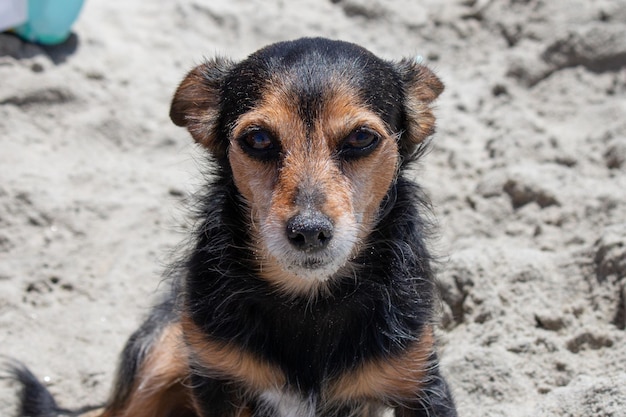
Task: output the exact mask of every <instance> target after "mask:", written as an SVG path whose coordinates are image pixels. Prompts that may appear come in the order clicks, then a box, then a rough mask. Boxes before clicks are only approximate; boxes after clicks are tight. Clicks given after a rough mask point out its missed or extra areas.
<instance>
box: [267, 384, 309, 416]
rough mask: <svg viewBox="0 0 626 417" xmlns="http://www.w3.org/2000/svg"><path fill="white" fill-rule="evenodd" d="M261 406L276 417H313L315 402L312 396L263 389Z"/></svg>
mask: <svg viewBox="0 0 626 417" xmlns="http://www.w3.org/2000/svg"><path fill="white" fill-rule="evenodd" d="M260 399H261V402H262V407H264V408H267V411H268V413H267V414H268V415H269V414H272V415H274V416H276V417H315V408H316V406H315V403H316V401H315V400H314V399H312V398H305V397H304V396H302V395H297V394H293V393H288V392H285V391H279V390H270V391H265V392H263V393H262V394H261V396H260Z"/></svg>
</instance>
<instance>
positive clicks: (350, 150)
mask: <svg viewBox="0 0 626 417" xmlns="http://www.w3.org/2000/svg"><path fill="white" fill-rule="evenodd" d="M379 141H380V136H379V135H378V134H377V133H375V132H373V131H371V130H369V129H366V128H361V129H357V130H355V131H353V132H352V133H350V134H349V135H348V136H347V137H346V138H345V139H344V140H343V142H341V145H340V149H339V151H340V153H341V155H343V156H344V157H348V158H356V157H360V156H367V155H369V154H370V153H372V152H373V151H374V149H376V146H377V145H378V142H379Z"/></svg>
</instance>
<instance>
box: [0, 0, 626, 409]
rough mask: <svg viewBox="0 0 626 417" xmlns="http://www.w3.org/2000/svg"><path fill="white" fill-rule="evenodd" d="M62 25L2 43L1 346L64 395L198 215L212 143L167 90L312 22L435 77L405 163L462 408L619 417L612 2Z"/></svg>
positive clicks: (623, 21) (221, 5) (351, 4)
mask: <svg viewBox="0 0 626 417" xmlns="http://www.w3.org/2000/svg"><path fill="white" fill-rule="evenodd" d="M74 29H75V36H73V37H72V39H70V41H69V42H68V43H66V44H64V45H62V46H58V47H54V48H41V47H38V46H34V45H29V44H23V43H21V42H20V41H18V40H17V39H16V38H13V37H11V36H8V35H0V354H2V355H6V356H10V357H15V358H18V359H20V360H22V361H24V362H26V363H27V364H28V365H29V366H31V367H32V368H33V369H34V370H35V372H36V373H37V374H38V375H39V376H40V377H41V378H43V379H45V381H46V382H47V384H48V385H49V386H50V389H51V390H52V391H53V392H54V393H55V394H56V395H57V396H58V398H59V400H60V402H61V403H62V404H63V405H65V406H75V405H81V404H86V403H97V402H99V401H101V400H103V399H104V398H105V397H106V395H107V392H108V390H109V386H110V383H111V378H112V373H113V370H114V364H115V361H116V357H117V354H118V352H119V350H120V349H121V347H122V345H123V343H124V341H125V339H126V337H127V336H128V335H129V333H130V332H131V331H132V330H133V329H134V328H135V326H136V325H137V324H138V322H139V321H140V319H141V318H142V317H143V315H144V314H145V313H146V311H147V310H148V309H149V307H150V305H151V303H152V301H153V300H154V298H155V296H156V294H157V293H158V291H159V284H160V282H161V279H162V278H161V276H162V272H163V270H164V269H165V266H166V265H167V263H168V262H169V260H170V259H171V258H170V254H171V252H172V251H173V250H174V249H175V248H176V246H177V245H178V243H179V242H181V241H182V240H184V238H185V233H186V231H187V229H188V227H189V226H188V221H187V220H186V212H185V203H186V202H187V201H188V200H189V195H190V193H191V192H193V190H195V189H196V188H197V186H198V185H199V184H200V183H201V179H202V178H201V175H200V174H199V172H200V168H201V167H202V165H203V156H202V153H201V152H199V151H198V149H196V148H195V146H194V145H193V144H192V141H191V139H190V138H189V137H188V135H187V134H186V132H185V131H183V130H182V129H179V128H176V127H175V126H173V125H172V124H171V122H170V121H169V119H168V116H167V115H168V107H169V100H170V97H171V95H172V93H173V90H174V88H175V87H176V85H177V83H178V81H179V80H180V79H181V77H182V76H183V74H184V73H185V72H186V71H187V70H188V69H189V68H191V67H192V66H193V65H195V64H197V63H199V62H200V61H201V60H202V57H203V56H213V55H214V54H222V55H227V56H231V57H233V58H242V57H244V56H246V55H247V54H249V53H250V52H252V51H254V50H256V49H257V48H259V47H261V46H263V45H265V44H267V43H271V42H274V41H278V40H284V39H290V38H296V37H300V36H312V35H323V36H327V37H332V38H341V39H345V40H349V41H354V42H357V43H360V44H362V45H364V46H366V47H367V48H369V49H371V50H372V51H374V52H375V53H377V54H379V55H381V56H383V57H385V58H389V59H398V58H400V57H403V56H414V55H421V56H422V57H424V59H425V60H426V61H427V62H429V63H430V64H431V65H432V66H433V67H434V68H435V69H436V72H437V73H438V74H439V76H440V77H441V78H442V79H443V80H444V81H445V83H446V85H447V90H446V92H445V93H444V95H443V96H442V97H441V99H440V101H439V105H438V116H439V130H438V133H437V135H436V138H435V141H434V146H433V148H432V151H431V152H430V153H429V154H428V155H427V156H426V157H425V158H424V159H423V161H422V164H421V165H420V168H419V170H417V171H416V172H415V176H416V178H419V180H420V182H421V183H422V184H423V185H424V186H425V187H426V188H427V189H428V190H429V192H430V195H431V196H432V200H433V203H434V206H435V210H434V211H435V215H436V217H437V219H438V222H439V227H440V238H439V239H437V240H435V241H434V242H433V246H434V247H435V248H436V250H437V253H438V254H439V255H440V259H441V262H440V264H439V267H438V268H439V277H440V280H441V289H442V296H443V297H442V298H443V302H442V308H441V313H442V314H441V315H442V326H441V330H440V332H439V333H440V336H441V348H442V357H443V360H442V367H443V371H444V373H445V374H446V375H447V376H448V379H449V382H450V384H451V386H452V387H453V390H454V392H455V394H456V398H457V401H458V406H459V410H460V415H461V416H464V417H469V416H512V417H516V416H529V417H530V416H581V417H582V416H606V417H608V416H611V417H613V416H615V417H617V416H626V388H625V387H626V334H625V327H626V305H625V303H626V117H625V115H626V98H625V97H626V69H625V68H626V7H624V2H623V0H597V1H591V0H570V1H567V2H565V1H563V2H557V1H550V0H507V1H505V0H494V1H490V0H486V1H483V0H478V1H472V0H465V1H461V0H446V1H438V0H427V1H422V2H417V1H409V0H403V1H401V0H396V1H382V0H380V1H375V0H373V1H365V0H333V1H318V0H306V1H297V2H296V1H293V2H287V1H271V2H269V1H268V2H262V1H260V0H258V1H247V0H232V1H225V0H224V1H200V0H195V1H192V0H179V1H171V2H156V1H155V2H140V1H136V2H128V1H122V0H111V1H100V2H98V1H88V2H87V3H86V7H85V9H84V10H83V13H82V15H81V16H80V19H79V21H78V22H77V24H76V25H75V28H74ZM15 389H16V387H15V386H14V384H12V383H10V382H9V381H6V380H2V381H0V415H2V416H5V415H11V413H12V412H13V411H12V410H13V409H14V407H15Z"/></svg>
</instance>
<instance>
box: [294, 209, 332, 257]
mask: <svg viewBox="0 0 626 417" xmlns="http://www.w3.org/2000/svg"><path fill="white" fill-rule="evenodd" d="M332 237H333V223H332V222H331V221H330V219H329V218H328V217H327V216H326V215H324V214H322V213H320V212H318V211H314V212H311V211H305V212H302V213H299V214H296V215H295V216H293V217H292V218H291V219H289V221H288V222H287V238H288V239H289V243H291V244H292V245H293V246H294V247H295V248H297V249H300V250H302V251H316V250H320V249H324V248H325V247H326V246H328V243H329V242H330V240H331V239H332Z"/></svg>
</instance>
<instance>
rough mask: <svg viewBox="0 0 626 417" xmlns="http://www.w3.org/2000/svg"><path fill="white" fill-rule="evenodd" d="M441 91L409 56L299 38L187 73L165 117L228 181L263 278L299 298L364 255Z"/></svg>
mask: <svg viewBox="0 0 626 417" xmlns="http://www.w3.org/2000/svg"><path fill="white" fill-rule="evenodd" d="M442 90H443V84H442V83H441V82H440V81H439V79H438V78H437V77H436V76H435V75H434V74H433V73H432V72H431V71H430V70H429V69H428V68H426V67H425V66H423V65H421V64H419V63H417V62H415V61H414V60H401V61H399V62H389V61H385V60H382V59H379V58H377V57H376V56H374V55H373V54H372V53H370V52H368V51H367V50H365V49H363V48H361V47H359V46H356V45H354V44H350V43H346V42H340V41H331V40H327V39H300V40H297V41H292V42H283V43H277V44H274V45H270V46H268V47H266V48H263V49H261V50H259V51H258V52H256V53H254V54H252V55H251V56H250V57H248V58H247V59H245V60H243V61H241V62H238V63H235V62H231V61H228V60H223V59H215V60H213V61H209V62H206V63H204V64H202V65H200V66H198V67H196V68H195V69H193V70H192V71H191V72H190V73H189V74H188V75H187V77H186V78H185V79H184V80H183V82H182V83H181V84H180V86H179V87H178V90H177V91H176V94H175V96H174V99H173V101H172V107H171V111H170V117H171V118H172V120H173V121H174V123H176V124H177V125H179V126H185V127H186V128H187V129H188V130H189V132H190V133H191V135H192V136H193V137H194V139H195V140H196V141H197V142H198V143H200V144H202V145H203V146H204V147H205V148H207V149H208V150H209V151H210V153H211V154H212V155H213V156H214V157H215V158H216V159H217V161H218V162H219V164H220V166H221V167H222V169H224V170H229V171H230V172H229V173H228V174H229V175H232V176H233V179H234V183H235V185H236V187H237V189H238V191H239V193H240V194H241V196H242V197H243V200H245V203H246V205H247V207H248V209H249V213H250V221H249V224H250V232H251V236H252V237H253V238H252V242H251V246H252V249H253V251H254V252H255V254H257V255H258V259H259V261H258V267H259V271H260V274H261V276H262V277H263V278H265V279H267V280H270V281H272V282H274V283H276V284H278V285H280V286H282V287H283V288H286V289H288V290H294V289H295V290H308V289H310V288H312V287H315V286H316V285H317V284H319V283H320V282H324V281H325V280H327V279H328V278H329V277H332V276H333V275H335V274H337V273H338V272H339V271H340V270H342V268H347V267H349V264H350V262H349V261H350V259H351V258H352V257H354V256H355V255H356V253H358V251H359V250H361V249H362V248H363V247H364V245H365V244H366V242H367V236H368V235H369V234H370V232H371V231H372V230H373V228H374V227H375V226H376V223H377V220H378V217H379V211H380V208H381V204H382V202H383V201H384V200H385V196H386V195H387V194H388V192H389V190H390V188H391V186H392V184H393V182H394V179H395V178H396V175H397V173H398V169H399V168H400V166H401V165H402V164H403V163H404V162H405V161H407V160H409V159H410V158H411V157H412V155H413V154H414V153H415V151H416V149H417V148H418V147H419V146H420V145H421V144H422V142H423V141H424V140H425V139H426V138H427V137H428V136H429V135H431V134H432V133H433V132H434V125H435V119H434V116H433V113H432V109H431V108H430V103H431V102H432V101H433V100H435V99H436V98H437V96H438V95H439V94H440V93H441V92H442Z"/></svg>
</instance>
